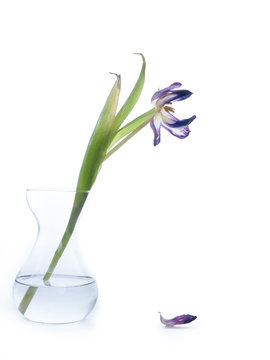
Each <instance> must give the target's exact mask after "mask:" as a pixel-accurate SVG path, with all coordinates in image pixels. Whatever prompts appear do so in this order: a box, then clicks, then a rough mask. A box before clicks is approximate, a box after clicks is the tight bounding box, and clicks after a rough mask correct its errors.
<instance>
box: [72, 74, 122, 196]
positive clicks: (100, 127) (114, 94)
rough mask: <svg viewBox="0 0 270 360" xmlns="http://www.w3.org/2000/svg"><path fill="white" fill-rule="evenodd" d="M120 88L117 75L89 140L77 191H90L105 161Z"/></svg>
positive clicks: (113, 126) (112, 131) (113, 133)
mask: <svg viewBox="0 0 270 360" xmlns="http://www.w3.org/2000/svg"><path fill="white" fill-rule="evenodd" d="M120 88H121V78H120V76H119V75H117V80H116V82H115V84H114V86H113V88H112V90H111V92H110V94H109V96H108V98H107V101H106V103H105V105H104V107H103V110H102V112H101V114H100V116H99V119H98V121H97V124H96V127H95V129H94V131H93V134H92V136H91V138H90V140H89V143H88V146H87V149H86V152H85V156H84V159H83V162H82V166H81V170H80V174H79V178H78V183H77V190H81V191H82V190H83V191H86V190H90V189H91V187H92V186H93V184H94V182H95V180H96V177H97V174H98V172H99V169H100V167H101V165H102V162H103V160H104V159H105V156H106V153H107V150H108V147H109V145H110V143H111V141H112V138H113V136H114V135H115V130H114V129H115V114H116V110H117V105H118V99H119V94H120Z"/></svg>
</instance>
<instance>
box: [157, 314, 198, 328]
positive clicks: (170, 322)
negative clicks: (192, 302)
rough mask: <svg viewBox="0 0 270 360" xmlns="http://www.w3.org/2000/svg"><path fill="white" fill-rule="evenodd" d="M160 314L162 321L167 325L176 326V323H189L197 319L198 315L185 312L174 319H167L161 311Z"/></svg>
mask: <svg viewBox="0 0 270 360" xmlns="http://www.w3.org/2000/svg"><path fill="white" fill-rule="evenodd" d="M159 314H160V321H161V322H162V324H164V325H166V326H170V327H171V326H174V325H183V324H188V323H190V322H192V321H194V320H195V319H197V316H194V315H189V314H185V315H180V316H176V317H174V318H172V319H165V318H164V317H163V316H162V315H161V313H159Z"/></svg>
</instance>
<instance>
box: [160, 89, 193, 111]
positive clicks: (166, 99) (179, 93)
mask: <svg viewBox="0 0 270 360" xmlns="http://www.w3.org/2000/svg"><path fill="white" fill-rule="evenodd" d="M191 95H192V92H191V91H189V90H174V91H171V92H170V93H169V94H168V95H165V96H163V97H161V98H159V99H158V100H157V102H156V107H157V108H158V109H160V108H162V107H163V106H164V105H165V104H168V103H170V102H173V101H181V100H185V99H187V98H188V97H190V96H191Z"/></svg>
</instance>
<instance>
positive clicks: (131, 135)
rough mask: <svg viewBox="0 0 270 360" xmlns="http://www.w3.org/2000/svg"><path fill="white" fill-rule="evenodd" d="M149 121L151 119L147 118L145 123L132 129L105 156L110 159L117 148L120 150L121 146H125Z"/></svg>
mask: <svg viewBox="0 0 270 360" xmlns="http://www.w3.org/2000/svg"><path fill="white" fill-rule="evenodd" d="M149 122H150V119H149V120H147V121H146V122H145V123H144V124H142V125H140V126H138V127H137V129H136V130H134V131H132V132H131V133H130V134H129V135H127V136H126V137H125V138H124V139H123V140H122V141H120V142H119V143H118V144H117V145H116V146H115V147H114V148H113V149H112V150H110V151H109V152H108V153H107V155H106V156H105V160H106V159H108V158H109V157H110V156H111V155H112V154H113V153H114V152H115V151H116V150H118V149H119V148H120V147H121V146H123V145H124V144H125V143H126V142H127V141H128V140H129V139H131V138H132V137H133V136H134V135H136V134H137V133H138V132H139V131H140V130H142V129H143V128H144V127H145V126H146V125H147V124H148V123H149Z"/></svg>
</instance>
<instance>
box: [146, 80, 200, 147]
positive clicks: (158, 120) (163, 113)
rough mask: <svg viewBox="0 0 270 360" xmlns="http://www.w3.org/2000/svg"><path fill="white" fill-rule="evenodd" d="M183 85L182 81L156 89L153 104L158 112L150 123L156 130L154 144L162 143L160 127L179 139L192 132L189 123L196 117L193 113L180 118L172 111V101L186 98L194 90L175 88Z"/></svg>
mask: <svg viewBox="0 0 270 360" xmlns="http://www.w3.org/2000/svg"><path fill="white" fill-rule="evenodd" d="M180 86H181V84H180V83H178V82H175V83H173V84H171V85H170V86H168V87H166V88H165V89H162V90H159V91H156V92H155V93H154V95H153V96H152V99H151V101H152V104H153V105H154V106H155V108H156V112H155V113H154V115H153V116H152V118H151V121H150V125H151V128H152V130H153V131H154V145H155V146H156V145H158V144H159V143H160V127H161V126H162V127H164V128H165V129H166V130H168V131H169V132H170V133H171V134H172V135H174V136H177V137H178V138H179V139H184V138H185V137H187V136H188V135H189V133H190V130H189V127H188V125H189V124H190V123H191V122H192V121H193V120H194V119H195V118H196V116H195V115H193V116H192V117H191V118H189V119H184V120H179V119H177V118H176V117H175V116H174V115H173V114H172V113H174V109H173V108H172V107H171V104H172V102H174V101H181V100H185V99H187V98H188V97H190V95H192V92H190V91H188V90H179V89H178V90H175V89H177V88H179V87H180Z"/></svg>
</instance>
